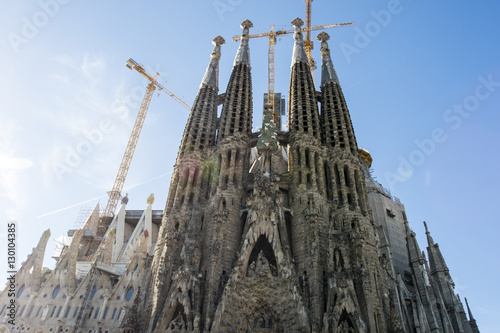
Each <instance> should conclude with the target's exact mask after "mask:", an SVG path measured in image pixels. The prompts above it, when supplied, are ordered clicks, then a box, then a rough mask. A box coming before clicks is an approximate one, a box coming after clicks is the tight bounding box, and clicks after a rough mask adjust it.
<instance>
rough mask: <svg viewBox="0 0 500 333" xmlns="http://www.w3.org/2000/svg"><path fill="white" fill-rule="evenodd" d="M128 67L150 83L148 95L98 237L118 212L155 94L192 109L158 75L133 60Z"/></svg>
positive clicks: (124, 157)
mask: <svg viewBox="0 0 500 333" xmlns="http://www.w3.org/2000/svg"><path fill="white" fill-rule="evenodd" d="M126 66H127V67H128V68H129V69H135V70H137V71H138V72H139V73H141V74H142V75H143V76H144V77H145V78H147V79H148V80H149V81H150V83H149V84H148V86H147V88H146V93H145V94H144V98H143V99H142V103H141V107H140V108H139V113H138V114H137V118H136V120H135V124H134V128H133V129H132V134H130V138H129V140H128V144H127V148H126V149H125V154H123V158H122V162H121V164H120V168H119V169H118V174H117V175H116V179H115V182H114V184H113V189H112V190H111V191H110V192H109V199H108V203H107V205H106V208H105V209H104V212H103V214H102V215H101V221H100V223H99V225H98V228H97V237H102V236H104V234H105V233H106V230H107V229H108V227H109V224H110V223H111V221H112V218H113V213H114V212H115V210H116V206H117V205H118V201H119V200H120V198H121V192H122V189H123V185H124V183H125V179H126V178H127V173H128V170H129V167H130V163H131V162H132V157H133V156H134V151H135V148H136V146H137V141H138V140H139V135H140V134H141V130H142V126H143V124H144V120H145V119H146V114H147V112H148V109H149V104H150V103H151V99H152V97H153V93H154V91H155V90H156V88H158V89H159V90H161V91H163V92H165V93H167V94H168V95H169V96H170V97H172V98H173V99H175V100H176V101H177V102H179V103H180V104H181V105H182V106H184V107H185V108H187V109H188V110H190V109H191V107H190V106H189V105H188V104H186V102H184V101H183V100H182V99H180V98H179V97H177V96H175V95H174V94H173V93H172V92H171V91H169V90H168V89H166V88H165V87H163V86H162V85H161V84H160V83H158V81H157V77H158V73H156V75H154V76H151V75H149V74H148V73H147V72H146V70H145V69H144V67H143V66H142V65H141V64H138V63H137V62H135V61H134V60H133V59H129V60H128V61H127V64H126Z"/></svg>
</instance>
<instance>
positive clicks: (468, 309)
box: [465, 297, 474, 321]
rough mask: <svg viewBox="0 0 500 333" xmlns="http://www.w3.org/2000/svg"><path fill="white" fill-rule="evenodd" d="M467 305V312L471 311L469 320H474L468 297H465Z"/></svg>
mask: <svg viewBox="0 0 500 333" xmlns="http://www.w3.org/2000/svg"><path fill="white" fill-rule="evenodd" d="M465 305H466V306H467V312H468V313H469V320H470V321H472V320H474V317H473V316H472V312H471V310H470V308H469V302H467V297H465Z"/></svg>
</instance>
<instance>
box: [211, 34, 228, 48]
mask: <svg viewBox="0 0 500 333" xmlns="http://www.w3.org/2000/svg"><path fill="white" fill-rule="evenodd" d="M212 43H213V44H214V45H215V46H221V45H224V44H226V41H225V40H224V38H222V36H217V37H215V38H214V39H212Z"/></svg>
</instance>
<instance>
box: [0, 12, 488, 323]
mask: <svg viewBox="0 0 500 333" xmlns="http://www.w3.org/2000/svg"><path fill="white" fill-rule="evenodd" d="M302 23H303V22H302V21H301V20H300V19H295V20H294V21H293V22H292V24H293V25H294V27H295V34H294V38H295V45H294V50H293V56H292V68H291V77H290V91H289V112H288V125H289V130H288V131H287V132H281V131H278V130H277V127H276V125H275V124H274V122H273V117H272V114H271V111H270V109H266V110H265V111H264V118H263V119H264V120H263V124H262V129H261V131H260V133H252V132H251V128H252V112H253V106H252V80H251V67H250V49H249V29H250V28H251V27H252V23H251V22H250V21H248V20H246V21H244V22H243V23H242V28H243V35H242V38H241V42H240V47H239V49H238V52H237V55H236V58H235V61H234V65H233V69H232V73H231V78H230V80H229V83H228V86H227V88H226V91H225V92H224V93H222V94H219V87H218V68H219V59H220V57H221V46H222V45H223V44H224V40H223V39H222V37H217V38H215V39H214V41H213V42H214V45H215V46H214V50H213V52H212V55H211V59H210V63H209V66H208V68H207V71H206V73H205V76H204V78H203V80H202V83H201V85H200V89H199V93H198V96H197V97H196V100H195V102H194V106H193V108H192V111H191V114H190V116H189V119H188V122H187V125H186V128H185V131H184V135H183V138H182V141H181V145H180V148H179V154H178V156H177V162H176V164H175V166H174V172H173V175H172V180H171V184H170V189H169V194H168V199H167V203H166V207H165V210H164V211H153V210H152V208H151V204H152V203H153V201H154V197H153V196H151V197H150V198H148V202H147V206H146V208H145V210H144V211H127V210H126V203H127V198H126V197H125V198H124V199H123V201H122V205H121V207H120V209H119V211H118V212H117V214H116V216H115V217H114V219H112V221H100V220H99V207H96V208H95V210H94V212H93V213H92V214H91V216H90V217H89V218H88V220H87V222H86V223H85V225H84V227H83V228H82V230H78V231H76V232H75V233H74V234H73V235H72V238H71V242H70V243H68V244H67V246H65V247H64V249H63V250H62V252H61V254H60V255H59V256H58V262H57V265H56V267H55V268H54V270H53V271H47V270H46V269H45V270H44V269H42V260H43V253H44V251H45V245H46V243H47V240H48V238H49V235H50V232H49V231H46V232H45V233H44V234H43V235H42V238H41V240H40V243H39V244H38V246H37V247H36V248H34V249H33V253H32V254H31V255H30V257H29V258H28V260H27V261H26V262H25V263H24V264H23V265H22V268H21V269H20V271H19V273H18V275H17V279H16V283H17V295H16V298H15V299H16V306H17V308H16V310H17V315H16V326H15V327H10V326H4V329H7V330H9V329H10V331H11V332H54V333H55V332H89V333H93V332H104V333H111V332H127V333H128V332H130V333H132V332H325V333H326V332H328V333H330V332H342V333H343V332H358V333H362V332H443V333H458V332H470V333H477V332H479V330H478V328H477V325H476V322H475V320H474V318H473V317H472V314H471V313H470V309H468V313H469V318H470V320H469V319H468V318H467V315H466V313H465V311H464V308H463V305H462V303H461V300H460V299H459V298H458V296H457V295H456V294H455V293H454V285H453V281H452V279H451V276H450V273H449V269H448V267H447V266H446V263H445V260H444V258H443V256H442V254H441V251H440V249H439V247H438V245H437V244H435V243H434V241H433V239H432V237H431V236H430V233H429V232H428V231H427V239H428V244H429V246H428V248H427V250H428V255H427V257H426V256H425V254H424V253H423V252H421V251H420V248H419V245H418V243H417V241H416V239H415V234H414V233H413V232H412V231H411V229H410V228H409V224H408V220H407V217H406V214H405V211H404V206H403V205H402V204H401V203H400V202H399V200H397V199H394V198H392V197H391V196H390V194H389V193H388V192H387V191H386V190H385V189H384V188H383V187H382V186H381V185H380V184H378V183H377V182H375V181H374V180H373V179H372V178H371V176H370V172H369V166H370V165H369V164H370V163H371V157H370V156H369V154H368V153H367V151H365V150H362V149H359V148H358V146H357V142H356V137H355V134H354V129H353V126H352V123H351V119H350V115H349V111H348V108H347V104H346V101H345V99H344V96H343V93H342V88H341V86H340V82H339V79H338V77H337V74H336V72H335V69H334V66H333V63H332V60H331V57H330V49H329V47H328V43H327V41H328V38H329V37H328V35H327V34H326V33H321V34H319V36H318V39H319V40H320V42H321V55H322V79H321V85H320V87H319V88H320V91H317V90H316V87H315V85H314V81H313V78H312V76H311V71H310V68H309V63H308V61H307V56H306V54H305V49H304V41H303V36H302V29H301V26H302ZM221 104H222V111H221V115H220V117H217V107H218V106H219V105H221ZM368 157H369V158H368ZM103 223H110V224H109V228H108V229H107V231H106V233H105V234H104V236H102V237H101V235H100V234H99V233H98V230H99V226H102V224H103ZM426 228H427V226H426ZM427 258H428V259H427ZM0 300H1V302H2V303H1V304H2V305H1V306H2V308H1V312H0V316H2V318H3V319H2V322H3V323H7V320H8V319H9V317H8V313H9V312H8V309H7V308H6V306H3V304H8V302H9V300H10V298H9V296H8V294H7V290H5V291H4V292H3V293H2V294H0ZM0 329H2V328H1V327H0Z"/></svg>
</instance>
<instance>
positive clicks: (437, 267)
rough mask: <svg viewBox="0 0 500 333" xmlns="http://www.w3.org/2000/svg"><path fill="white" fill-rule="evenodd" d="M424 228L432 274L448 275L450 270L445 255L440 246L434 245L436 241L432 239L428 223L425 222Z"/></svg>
mask: <svg viewBox="0 0 500 333" xmlns="http://www.w3.org/2000/svg"><path fill="white" fill-rule="evenodd" d="M424 226H425V234H426V236H427V244H428V246H427V252H428V255H429V265H430V269H431V274H435V273H437V272H446V273H448V272H449V269H448V266H447V265H446V262H445V260H444V257H443V254H442V253H441V250H440V249H439V245H438V244H435V243H434V240H433V239H432V236H431V233H430V232H429V229H428V228H427V223H425V221H424ZM450 281H451V277H450Z"/></svg>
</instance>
